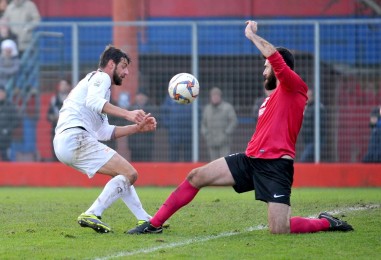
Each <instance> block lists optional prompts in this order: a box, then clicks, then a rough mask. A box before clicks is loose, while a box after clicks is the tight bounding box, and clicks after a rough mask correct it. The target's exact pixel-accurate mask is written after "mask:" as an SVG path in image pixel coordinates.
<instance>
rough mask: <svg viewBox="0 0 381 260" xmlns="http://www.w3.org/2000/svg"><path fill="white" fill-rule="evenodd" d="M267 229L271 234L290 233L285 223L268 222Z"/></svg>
mask: <svg viewBox="0 0 381 260" xmlns="http://www.w3.org/2000/svg"><path fill="white" fill-rule="evenodd" d="M269 231H270V233H271V234H288V233H290V227H289V226H287V225H276V224H270V225H269Z"/></svg>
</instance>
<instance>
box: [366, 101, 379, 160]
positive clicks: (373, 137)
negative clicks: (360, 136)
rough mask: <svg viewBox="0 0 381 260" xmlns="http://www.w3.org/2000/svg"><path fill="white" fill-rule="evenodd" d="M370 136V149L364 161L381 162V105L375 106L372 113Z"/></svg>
mask: <svg viewBox="0 0 381 260" xmlns="http://www.w3.org/2000/svg"><path fill="white" fill-rule="evenodd" d="M369 126H370V131H371V133H370V138H369V144H368V151H367V152H366V154H365V156H364V158H363V160H362V161H363V162H364V163H380V162H381V106H378V107H376V108H374V109H373V110H372V112H371V114H370V121H369Z"/></svg>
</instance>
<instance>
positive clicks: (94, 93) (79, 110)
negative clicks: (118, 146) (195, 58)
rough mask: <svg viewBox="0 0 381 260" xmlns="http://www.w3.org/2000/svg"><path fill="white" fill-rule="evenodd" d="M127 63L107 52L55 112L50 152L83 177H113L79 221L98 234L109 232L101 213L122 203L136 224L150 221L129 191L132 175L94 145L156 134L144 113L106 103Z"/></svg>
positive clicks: (119, 53)
mask: <svg viewBox="0 0 381 260" xmlns="http://www.w3.org/2000/svg"><path fill="white" fill-rule="evenodd" d="M130 62H131V59H130V57H129V56H128V55H127V54H126V53H124V52H123V51H122V50H120V49H117V48H115V47H113V46H111V45H109V46H107V47H106V49H105V50H104V52H103V53H102V55H101V57H100V61H99V68H98V70H97V71H93V72H91V73H89V74H87V76H86V77H85V78H84V79H82V80H81V81H80V82H79V83H78V85H77V86H76V87H75V88H73V90H72V91H71V92H70V94H69V96H68V97H67V99H66V100H65V102H64V104H63V106H62V108H61V110H60V112H59V119H58V123H57V127H56V129H55V137H54V140H53V145H54V151H55V154H56V156H57V158H58V159H59V160H60V161H61V162H62V163H64V164H66V165H69V166H71V167H73V168H74V169H76V170H78V171H80V172H82V173H85V174H87V176H88V177H89V178H92V177H93V176H94V175H95V173H97V172H98V173H101V174H105V175H109V176H111V177H113V178H112V179H111V180H110V181H109V182H107V184H106V185H105V187H104V189H103V191H102V193H101V194H100V195H99V197H98V198H97V199H96V200H95V201H94V203H93V204H92V205H91V206H90V208H89V209H88V210H87V211H86V212H84V213H82V214H81V215H80V216H79V217H78V223H79V224H80V225H81V226H82V227H90V228H92V229H94V230H95V231H96V232H99V233H108V232H110V231H111V228H110V227H109V225H107V224H106V223H104V222H102V221H101V216H102V213H103V211H104V210H105V209H107V208H108V207H109V206H110V205H111V204H112V203H113V202H115V201H116V200H117V199H119V198H121V199H122V200H123V201H124V203H125V204H126V205H127V207H128V208H129V209H130V210H131V212H132V213H133V214H134V215H135V217H136V218H137V220H138V221H143V220H144V221H147V220H149V219H150V217H151V216H150V215H149V214H148V213H147V212H146V211H145V210H144V209H143V206H142V204H141V202H140V199H139V197H138V195H137V193H136V191H135V188H134V186H133V184H134V182H135V181H136V179H137V177H138V173H137V171H136V169H135V168H134V167H133V166H132V165H131V164H130V163H129V162H128V161H127V160H126V159H125V158H123V157H122V156H121V155H119V154H118V153H117V152H116V151H114V150H113V149H111V148H110V147H108V146H106V145H105V144H103V143H101V142H99V141H106V140H110V139H114V138H120V137H124V136H128V135H132V134H136V133H141V132H147V131H154V130H156V119H155V118H154V117H153V116H151V114H149V113H148V114H146V113H145V112H144V111H143V110H133V111H128V110H126V109H122V108H120V107H117V106H114V105H112V104H111V103H110V96H111V93H110V87H111V85H118V86H120V85H122V81H123V80H124V79H125V78H126V77H127V75H128V68H127V67H128V65H129V64H130ZM107 115H112V116H117V117H120V118H124V119H126V120H128V121H131V122H134V123H135V124H133V125H126V126H114V125H109V123H108V119H107Z"/></svg>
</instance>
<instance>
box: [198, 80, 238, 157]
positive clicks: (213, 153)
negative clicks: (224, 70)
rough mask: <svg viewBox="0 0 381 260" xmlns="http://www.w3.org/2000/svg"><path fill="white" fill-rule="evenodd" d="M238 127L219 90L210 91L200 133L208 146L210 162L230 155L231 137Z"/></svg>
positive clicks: (229, 107)
mask: <svg viewBox="0 0 381 260" xmlns="http://www.w3.org/2000/svg"><path fill="white" fill-rule="evenodd" d="M237 125H238V120H237V115H236V112H235V110H234V107H233V106H232V105H231V104H229V103H228V102H226V101H224V100H223V99H222V91H221V90H220V89H219V88H216V87H214V88H212V89H211V90H210V103H209V104H207V105H206V106H205V108H204V111H203V114H202V121H201V133H202V134H203V136H204V138H205V140H206V144H207V146H208V151H209V157H210V160H215V159H217V158H220V157H224V156H227V155H229V154H230V152H231V151H230V145H231V135H232V134H233V132H234V129H235V128H236V127H237Z"/></svg>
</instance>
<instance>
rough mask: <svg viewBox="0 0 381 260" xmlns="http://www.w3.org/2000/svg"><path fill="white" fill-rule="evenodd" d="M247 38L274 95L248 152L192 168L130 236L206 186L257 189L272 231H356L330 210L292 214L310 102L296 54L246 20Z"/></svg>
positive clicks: (149, 228) (151, 229) (158, 227)
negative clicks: (298, 153) (297, 162)
mask: <svg viewBox="0 0 381 260" xmlns="http://www.w3.org/2000/svg"><path fill="white" fill-rule="evenodd" d="M245 35H246V37H247V38H248V39H249V40H250V41H252V42H253V43H254V45H255V46H256V47H257V48H258V49H259V51H260V52H261V53H262V55H263V56H264V57H265V59H266V60H265V65H264V67H265V68H264V71H263V76H264V78H265V82H264V87H265V89H266V90H267V91H268V93H269V95H268V97H267V98H266V99H265V101H264V102H263V104H262V105H261V107H260V109H259V112H258V113H259V115H258V116H259V117H258V123H257V127H256V130H255V132H254V134H253V136H252V138H251V140H250V142H249V143H248V146H247V149H246V152H245V153H237V154H232V155H229V156H226V157H222V158H219V159H216V160H214V161H212V162H210V163H208V164H207V165H204V166H202V167H199V168H196V169H193V170H192V171H191V172H190V173H189V174H188V176H187V178H186V179H185V180H184V182H183V183H181V184H180V185H179V186H178V187H177V189H176V190H175V191H174V192H172V194H171V195H170V196H169V197H168V198H167V200H166V201H165V202H164V204H163V205H162V206H161V207H160V209H159V210H158V211H157V212H156V214H155V215H154V216H153V217H152V218H151V220H150V221H147V222H145V223H144V224H141V225H139V226H137V227H136V228H134V229H131V230H129V231H128V232H127V233H129V234H145V233H161V232H162V225H163V223H164V222H165V221H166V220H167V219H168V218H170V217H171V216H172V215H173V214H174V213H175V212H176V211H178V210H179V209H180V208H181V207H183V206H185V205H187V204H188V203H189V202H190V201H192V200H193V198H194V197H195V196H196V194H197V193H198V191H199V190H200V189H201V188H203V187H206V186H232V187H233V188H234V190H235V191H236V192H238V193H242V192H247V191H252V190H255V198H256V200H261V201H264V202H266V203H267V205H268V225H269V230H270V232H271V233H273V234H284V233H312V232H319V231H328V230H330V231H351V230H353V228H352V226H351V225H349V224H348V223H346V222H345V221H342V220H340V219H337V218H335V217H333V216H332V215H330V214H329V213H327V212H323V213H320V214H319V216H318V218H316V219H311V218H303V217H291V206H290V196H291V186H292V182H293V175H294V158H295V144H296V139H297V136H298V134H299V131H300V128H301V125H302V121H303V111H304V108H305V106H306V103H307V90H308V87H307V85H306V83H305V82H304V81H303V80H302V79H301V78H300V77H299V76H298V75H297V74H296V73H295V72H294V71H293V68H294V57H293V55H292V54H291V52H290V51H289V50H287V49H286V48H282V47H278V48H275V47H274V46H273V45H272V44H270V43H269V42H267V41H266V40H265V39H263V38H261V37H260V36H258V35H257V23H256V22H254V21H247V22H246V29H245Z"/></svg>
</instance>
